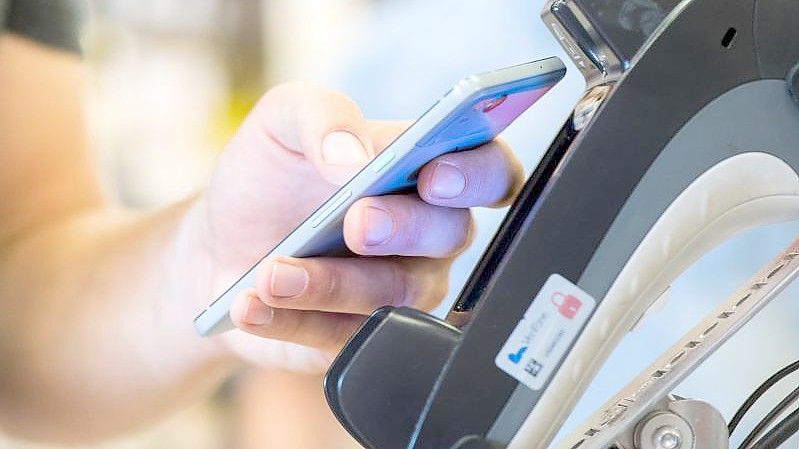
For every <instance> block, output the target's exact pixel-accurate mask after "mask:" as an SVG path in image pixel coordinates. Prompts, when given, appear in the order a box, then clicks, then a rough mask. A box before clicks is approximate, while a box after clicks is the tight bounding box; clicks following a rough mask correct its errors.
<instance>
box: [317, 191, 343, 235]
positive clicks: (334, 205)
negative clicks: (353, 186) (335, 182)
mask: <svg viewBox="0 0 799 449" xmlns="http://www.w3.org/2000/svg"><path fill="white" fill-rule="evenodd" d="M351 196H352V190H349V189H348V190H345V191H343V192H341V193H339V194H338V195H336V196H335V197H334V198H333V199H332V200H330V204H329V205H328V206H327V207H325V209H324V210H323V211H322V212H320V213H319V215H317V216H316V218H314V219H313V220H312V221H311V226H312V227H314V228H315V227H317V226H319V225H320V224H322V222H323V221H325V219H326V218H327V217H329V216H330V214H332V213H333V212H334V211H335V210H336V209H338V208H339V207H341V205H342V204H344V203H345V202H347V200H348V199H349V198H350V197H351Z"/></svg>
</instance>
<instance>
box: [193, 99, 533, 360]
mask: <svg viewBox="0 0 799 449" xmlns="http://www.w3.org/2000/svg"><path fill="white" fill-rule="evenodd" d="M406 127H407V123H400V122H383V121H366V120H364V118H363V117H362V115H361V113H360V111H359V110H358V108H357V106H356V105H355V104H354V103H353V102H352V101H351V100H349V99H347V98H346V97H344V96H342V95H341V94H338V93H335V92H331V91H328V90H324V89H321V88H319V87H316V86H312V85H307V84H299V83H292V84H284V85H281V86H278V87H276V88H273V89H272V90H270V91H269V92H268V93H267V94H266V95H265V96H264V97H263V98H262V99H261V101H260V102H259V103H258V105H257V106H256V107H255V108H254V110H253V111H252V112H251V114H250V115H249V117H248V118H247V119H246V120H245V122H244V124H243V125H242V126H241V128H240V129H239V130H238V132H237V133H236V135H235V136H234V137H233V139H232V140H231V142H230V143H229V144H228V145H227V148H226V149H225V151H224V153H223V154H222V155H221V157H220V159H219V163H218V165H217V167H216V170H215V172H214V175H213V178H212V182H211V186H210V187H209V189H208V191H207V192H206V193H205V195H204V196H203V197H202V198H201V199H200V200H199V202H198V206H199V209H200V210H201V211H202V213H194V214H191V217H193V218H192V219H191V220H192V221H193V224H192V225H191V226H193V227H195V228H196V229H201V230H202V231H201V232H197V235H199V236H200V239H201V242H198V244H199V247H202V248H204V251H205V253H206V254H205V257H202V258H201V259H204V260H207V261H208V263H209V273H208V276H207V278H208V280H209V281H210V285H209V286H208V290H207V292H208V294H207V295H206V296H205V297H204V298H202V299H203V302H207V301H208V300H210V299H211V297H212V296H215V295H216V294H218V293H220V292H221V291H223V290H224V289H225V288H226V287H227V286H229V284H230V283H232V282H233V281H235V279H237V278H238V276H240V275H241V273H243V272H244V271H246V270H247V269H248V268H249V267H250V266H252V265H253V264H254V263H255V262H256V261H257V260H258V259H259V258H260V257H262V256H263V254H264V253H266V252H267V251H268V249H269V248H271V247H273V246H275V245H276V244H277V243H278V242H279V241H280V240H281V239H282V238H283V237H285V236H286V235H287V234H288V233H289V232H291V230H292V229H293V228H294V227H296V226H297V225H298V224H299V223H300V222H301V221H302V220H303V219H304V218H305V217H307V216H308V215H310V214H311V213H312V212H313V211H314V210H315V209H316V208H317V207H318V206H319V205H320V204H321V203H322V202H323V201H324V200H326V199H327V198H328V197H330V196H331V195H332V194H333V193H334V192H335V191H336V190H337V187H338V186H340V185H342V184H344V183H345V182H346V181H347V180H349V178H350V177H352V176H353V175H354V174H355V173H357V171H358V170H360V169H361V168H362V167H363V166H364V165H365V164H367V163H368V162H369V160H370V159H372V158H373V157H374V156H375V155H376V154H378V153H379V152H380V151H381V150H382V149H383V148H384V147H386V146H387V145H388V144H389V143H390V142H391V141H392V140H394V138H396V137H397V136H398V135H399V134H400V133H401V132H402V131H403V130H404V129H405V128H406ZM521 181H522V169H521V166H520V164H519V163H518V161H517V160H516V159H515V158H514V157H513V155H512V154H511V152H510V150H509V149H508V148H507V147H506V146H505V145H503V144H502V143H500V142H497V141H494V142H491V143H489V144H486V145H483V146H481V147H479V148H476V149H473V150H469V151H463V152H459V153H452V154H447V155H443V156H441V157H439V158H437V159H435V160H434V161H432V162H430V163H429V164H427V165H426V166H425V167H424V168H423V169H422V170H421V172H420V174H419V178H418V194H416V193H414V194H404V195H387V196H383V197H372V198H364V199H361V200H359V201H357V202H356V203H355V204H353V205H352V207H350V209H349V210H348V211H347V214H346V217H345V220H344V238H345V242H346V244H347V246H348V247H349V249H350V250H351V251H352V252H354V253H355V254H357V255H358V256H356V257H337V258H334V257H314V258H303V259H298V258H291V257H284V256H275V257H271V258H270V259H269V261H268V263H265V264H262V265H261V267H260V268H259V272H258V273H257V286H256V288H255V289H254V290H252V291H251V292H248V293H247V294H245V295H242V296H240V297H238V298H237V299H236V300H235V301H234V303H233V306H232V307H231V313H230V315H231V319H232V321H233V323H234V324H235V325H236V326H237V327H238V328H239V329H240V330H241V331H244V332H246V333H248V334H253V335H257V336H260V337H266V339H267V340H264V339H256V338H254V337H252V335H246V334H244V333H242V332H240V331H233V332H229V333H227V334H225V335H223V336H222V338H223V339H224V340H225V342H226V344H227V345H228V347H229V348H231V349H232V350H233V351H234V352H237V353H238V354H239V355H243V356H244V357H245V358H247V359H249V360H252V361H257V362H259V363H261V364H264V363H266V364H275V363H277V364H280V365H281V366H284V367H285V366H288V367H290V368H313V367H314V366H316V367H317V368H318V367H321V366H323V365H324V364H325V361H326V360H327V357H325V356H321V357H320V354H323V355H324V354H327V355H329V354H333V353H335V352H337V351H338V350H339V349H340V348H341V346H342V345H343V343H344V342H345V341H346V339H347V338H348V337H349V336H350V335H351V333H352V332H353V331H354V330H355V329H356V328H357V327H358V326H359V325H360V323H361V322H362V321H363V319H364V318H365V316H366V315H368V314H370V313H371V312H372V311H373V310H374V309H376V308H378V307H381V306H384V305H393V306H413V307H418V308H422V309H429V308H432V307H434V306H435V305H436V304H437V303H438V302H439V301H440V300H441V299H442V298H443V296H444V295H445V294H446V291H447V274H448V270H449V266H450V264H451V263H452V260H453V258H454V257H455V256H456V255H457V254H459V253H460V252H461V251H463V250H464V249H465V247H466V246H467V245H468V243H469V241H470V234H471V229H472V221H471V214H470V212H469V209H468V208H470V207H474V206H502V205H505V204H507V202H508V201H509V200H510V199H511V198H513V197H514V196H515V194H516V192H517V191H518V189H519V187H520V185H521ZM200 291H202V289H201V290H200ZM200 296H202V295H200ZM202 305H205V304H202ZM299 345H301V346H305V347H310V348H315V349H317V350H321V351H308V350H303V349H301V346H299Z"/></svg>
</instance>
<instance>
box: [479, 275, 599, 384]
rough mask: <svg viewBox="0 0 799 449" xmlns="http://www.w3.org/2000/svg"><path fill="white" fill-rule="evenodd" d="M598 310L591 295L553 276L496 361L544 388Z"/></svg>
mask: <svg viewBox="0 0 799 449" xmlns="http://www.w3.org/2000/svg"><path fill="white" fill-rule="evenodd" d="M595 307H596V301H595V300H594V298H592V297H591V296H590V295H589V294H588V293H586V292H584V291H582V290H581V289H580V288H579V287H577V286H576V285H575V284H573V283H571V282H569V281H568V280H567V279H566V278H564V277H563V276H560V275H558V274H553V275H551V276H550V277H549V279H547V281H546V282H545V283H544V286H543V287H541V290H539V292H538V293H537V294H536V296H535V298H533V301H532V303H531V304H530V307H528V308H527V311H526V312H525V314H524V316H523V317H522V319H521V320H520V321H519V322H518V323H517V324H516V326H515V327H514V328H513V331H512V332H511V334H510V336H509V337H508V339H507V340H506V341H505V343H504V344H503V345H502V349H501V350H500V351H499V353H498V354H497V356H496V357H495V359H494V363H495V364H496V365H497V367H498V368H499V369H501V370H502V371H504V372H505V373H507V374H508V375H510V376H511V377H513V378H515V379H516V380H518V381H519V382H521V383H523V384H525V385H526V386H528V387H529V388H531V389H533V390H539V389H541V388H543V386H544V384H545V383H546V382H547V380H549V378H550V376H551V375H552V373H554V371H555V369H556V368H557V367H558V365H559V364H560V362H561V361H562V360H563V358H564V357H565V355H566V352H567V351H568V349H569V347H570V346H571V344H572V343H573V342H574V340H575V339H576V338H577V335H578V334H579V332H580V329H582V327H583V325H584V324H585V322H586V321H588V318H589V317H590V316H591V312H593V310H594V308H595Z"/></svg>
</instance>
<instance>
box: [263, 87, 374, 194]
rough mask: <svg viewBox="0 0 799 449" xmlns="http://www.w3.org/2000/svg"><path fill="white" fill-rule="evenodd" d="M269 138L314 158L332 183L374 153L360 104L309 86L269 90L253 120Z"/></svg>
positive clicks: (347, 175)
mask: <svg viewBox="0 0 799 449" xmlns="http://www.w3.org/2000/svg"><path fill="white" fill-rule="evenodd" d="M248 122H249V123H254V124H255V126H258V127H259V128H260V129H262V130H263V131H264V132H265V133H266V134H267V137H268V138H271V139H273V140H274V141H275V142H277V143H278V144H280V145H281V146H283V147H284V148H285V149H286V150H287V151H290V152H293V153H296V154H297V155H300V156H304V157H306V158H308V160H310V161H311V162H312V163H313V164H314V166H315V167H316V169H317V171H318V172H319V173H320V174H321V175H322V177H324V178H325V179H326V180H327V181H329V182H331V183H333V184H336V185H340V184H343V183H345V182H346V181H347V180H349V179H350V178H351V177H352V176H353V175H354V174H355V173H357V172H358V170H360V169H361V168H362V167H363V166H364V165H366V163H367V162H368V161H369V160H370V159H371V158H372V157H374V155H375V151H374V147H373V145H372V140H371V137H370V133H369V127H368V126H367V123H366V121H365V120H364V118H363V115H362V114H361V111H360V109H358V106H356V105H355V103H354V102H353V101H352V100H350V99H349V98H347V97H346V96H344V95H343V94H340V93H338V92H334V91H331V90H328V89H324V88H322V87H319V86H316V85H313V84H308V83H298V82H294V83H286V84H281V85H278V86H277V87H274V88H272V89H270V90H269V91H268V92H267V93H266V94H265V95H264V96H263V98H262V99H261V100H260V101H259V102H258V104H257V105H256V107H255V108H254V109H253V112H252V113H251V114H250V116H249V117H248Z"/></svg>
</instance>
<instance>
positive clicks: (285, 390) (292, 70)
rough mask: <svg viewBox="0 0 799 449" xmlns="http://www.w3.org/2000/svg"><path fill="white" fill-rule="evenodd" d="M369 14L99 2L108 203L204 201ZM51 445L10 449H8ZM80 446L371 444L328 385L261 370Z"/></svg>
mask: <svg viewBox="0 0 799 449" xmlns="http://www.w3.org/2000/svg"><path fill="white" fill-rule="evenodd" d="M368 7H369V3H368V2H366V1H360V0H340V1H313V0H299V1H298V0H277V1H271V0H270V1H259V0H224V1H222V0H192V1H188V0H143V1H135V2H134V1H123V0H110V1H101V0H94V1H92V2H91V3H90V12H91V14H90V20H89V21H88V23H87V28H86V30H85V31H84V39H83V47H84V52H85V54H84V56H85V63H86V69H87V70H88V73H89V77H88V78H89V84H88V86H87V91H86V94H87V98H86V104H87V112H88V115H89V123H90V127H91V129H90V133H91V137H92V142H93V146H94V149H95V150H96V153H97V160H98V164H99V168H100V170H99V171H100V175H101V176H102V178H103V180H104V184H105V186H106V188H107V190H108V193H109V195H111V196H113V197H116V198H118V199H119V201H120V202H122V203H123V204H126V205H129V206H132V207H136V208H144V209H154V208H157V207H159V206H164V205H166V204H170V203H173V202H175V201H177V200H180V199H183V198H185V197H186V196H189V195H191V194H193V193H195V192H197V191H199V190H200V189H202V188H203V187H204V186H205V185H206V184H207V179H208V175H209V173H210V171H211V169H212V166H213V163H214V160H215V158H216V155H217V154H218V153H219V152H220V151H222V149H223V148H224V145H225V142H226V141H227V140H228V139H229V138H230V136H231V134H232V133H233V132H234V131H235V129H236V128H237V126H238V125H239V123H240V122H241V120H242V119H243V118H244V117H245V115H246V114H247V112H248V111H249V109H250V108H251V107H252V105H253V104H254V103H255V101H256V100H257V99H258V98H259V97H260V95H261V94H262V93H263V92H264V91H265V90H266V89H267V88H268V87H269V86H271V85H274V84H276V83H278V82H280V81H283V80H287V79H297V78H308V77H309V76H310V77H318V76H324V74H325V73H326V72H327V71H329V70H331V66H332V64H334V63H335V61H336V60H337V55H338V52H340V51H342V49H343V48H345V47H346V46H347V45H348V43H349V40H350V39H351V38H352V32H351V30H353V29H354V28H355V22H356V21H358V20H359V17H361V16H362V14H363V13H364V12H365V11H366V9H367V8H368ZM310 429H312V431H308V430H310ZM0 438H2V437H0ZM50 447H51V446H43V445H34V444H26V443H20V442H14V441H7V440H2V439H0V449H33V448H37V449H44V448H50ZM82 447H91V448H97V449H155V448H169V449H184V448H185V449H189V448H191V449H206V448H207V449H220V448H225V449H228V448H230V449H248V448H260V449H264V448H271V447H275V448H278V447H279V448H289V447H290V448H292V449H305V448H307V449H316V448H320V449H321V448H326V449H338V448H341V449H345V448H356V447H359V446H358V445H357V444H356V443H354V441H353V440H351V439H350V438H349V436H348V435H346V433H345V432H344V431H343V430H342V429H340V428H339V426H338V424H337V423H336V422H335V421H334V419H333V417H332V415H331V414H330V412H329V411H328V409H327V407H326V405H325V404H324V400H323V397H322V394H321V378H320V377H319V376H308V375H302V374H290V373H285V372H261V371H256V370H253V371H251V372H244V373H241V374H239V375H238V376H236V377H235V378H233V379H231V380H229V381H228V382H227V383H226V384H224V385H223V386H222V387H221V388H220V390H219V391H218V392H217V393H216V394H215V395H214V396H213V397H211V398H208V399H207V400H206V401H204V402H203V403H200V404H196V405H195V406H192V407H190V408H188V409H186V410H183V411H181V412H179V413H178V414H176V415H175V416H173V417H171V418H169V419H168V420H167V421H165V422H163V423H159V424H157V425H155V426H154V427H153V428H151V429H148V430H145V431H143V432H141V433H139V434H136V435H131V436H129V437H125V438H122V439H120V440H118V441H113V442H108V443H102V444H97V445H92V446H82Z"/></svg>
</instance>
